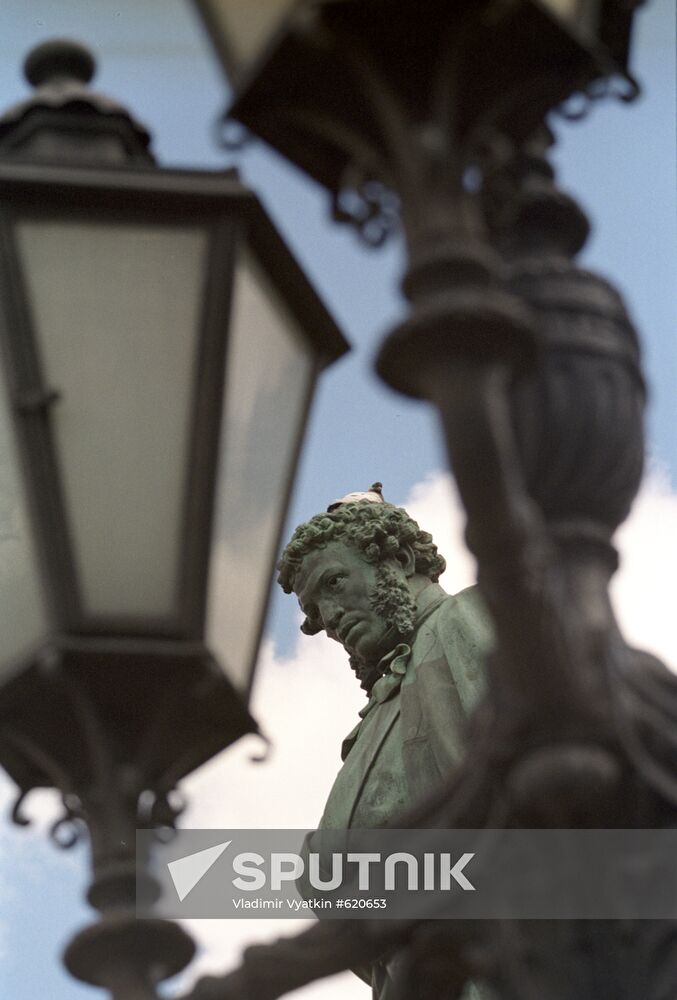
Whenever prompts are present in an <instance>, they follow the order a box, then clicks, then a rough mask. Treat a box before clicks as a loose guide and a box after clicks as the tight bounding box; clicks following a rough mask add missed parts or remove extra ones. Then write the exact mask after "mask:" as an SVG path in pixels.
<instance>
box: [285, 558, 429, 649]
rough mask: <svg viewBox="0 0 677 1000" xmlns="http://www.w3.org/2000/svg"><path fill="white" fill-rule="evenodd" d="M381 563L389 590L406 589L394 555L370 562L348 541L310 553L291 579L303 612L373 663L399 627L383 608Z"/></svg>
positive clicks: (390, 645) (393, 639)
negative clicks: (386, 574)
mask: <svg viewBox="0 0 677 1000" xmlns="http://www.w3.org/2000/svg"><path fill="white" fill-rule="evenodd" d="M385 567H387V572H388V582H387V584H386V586H387V588H388V589H389V590H390V592H392V591H393V589H394V590H395V591H396V592H397V591H398V590H399V591H400V592H403V591H404V590H406V591H408V590H409V585H408V581H407V577H406V575H405V573H404V570H403V569H402V567H401V565H400V563H399V562H398V561H397V560H396V559H388V560H386V561H385V562H384V563H380V564H379V565H374V564H372V563H369V562H367V561H366V560H365V559H364V558H363V556H362V554H361V553H360V552H359V551H358V549H356V548H354V547H353V546H352V545H346V544H344V543H343V542H340V541H335V542H330V543H329V544H328V545H326V546H325V547H324V548H321V549H315V550H314V551H313V552H310V553H308V555H307V556H306V557H305V559H304V560H303V562H302V564H301V567H300V569H299V570H298V572H297V574H296V578H295V581H294V590H295V592H296V595H297V596H298V599H299V604H300V605H301V608H302V610H303V612H304V614H305V615H306V616H307V617H308V618H309V619H311V621H313V620H314V621H317V623H318V624H320V625H321V626H322V627H323V628H324V630H325V631H326V633H327V635H328V636H330V638H332V639H335V640H336V641H337V642H340V643H341V645H342V646H343V647H344V649H346V650H347V651H348V653H350V654H351V656H357V657H359V658H360V659H362V660H364V661H367V662H371V663H375V662H377V661H378V660H380V659H381V657H382V656H385V655H386V653H388V652H390V650H391V649H392V648H393V647H394V646H395V645H396V643H397V642H398V641H399V636H398V631H397V629H396V628H395V627H394V625H393V623H392V621H391V620H389V617H388V615H387V612H386V613H384V611H383V599H382V592H383V587H384V584H383V574H384V568H385ZM379 594H380V595H381V599H380V600H379Z"/></svg>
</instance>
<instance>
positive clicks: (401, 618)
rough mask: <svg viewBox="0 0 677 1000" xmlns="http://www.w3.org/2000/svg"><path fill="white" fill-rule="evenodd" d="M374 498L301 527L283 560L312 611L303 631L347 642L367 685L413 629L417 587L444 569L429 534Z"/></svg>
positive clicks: (288, 585) (293, 588) (288, 587)
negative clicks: (377, 668) (384, 658)
mask: <svg viewBox="0 0 677 1000" xmlns="http://www.w3.org/2000/svg"><path fill="white" fill-rule="evenodd" d="M375 485H377V486H378V485H380V484H375ZM373 490H374V488H373V487H372V491H373ZM373 496H374V493H373V492H372V493H371V494H349V495H348V497H345V498H344V499H343V500H341V501H337V502H336V503H335V504H332V505H331V506H330V508H329V510H328V511H327V512H326V513H324V514H318V515H316V516H315V517H313V518H311V520H310V521H308V522H306V523H305V524H301V525H299V527H298V528H297V529H296V531H295V532H294V534H293V536H292V538H291V541H290V542H289V544H288V545H287V546H286V548H285V549H284V551H283V553H282V558H281V560H280V562H279V564H278V569H279V577H278V582H279V583H280V585H281V586H282V588H283V590H284V591H285V592H286V593H288V594H290V593H292V592H294V593H295V594H296V595H297V597H298V599H299V604H300V605H301V609H302V610H303V613H304V615H305V620H304V622H303V624H302V625H301V630H302V631H303V632H305V633H306V634H309V635H314V634H315V633H317V632H320V631H323V630H324V631H325V632H326V633H327V635H328V636H329V637H330V638H332V639H335V640H336V641H337V642H340V643H341V645H342V646H343V647H344V649H346V651H347V652H348V653H349V655H350V658H351V666H352V667H353V669H354V670H355V672H356V673H357V675H358V677H359V678H360V680H361V682H362V686H363V687H365V688H367V689H369V687H370V686H371V684H372V683H373V681H374V680H375V678H376V676H378V672H377V673H376V674H374V669H375V667H376V664H377V663H378V661H379V660H380V659H381V658H382V657H383V656H385V655H386V654H387V653H388V652H390V650H391V649H393V648H394V647H395V646H396V645H397V643H399V642H404V641H407V640H408V639H409V638H410V637H411V635H412V634H413V631H414V628H415V622H416V596H417V594H418V592H419V591H420V590H421V589H422V588H423V587H424V586H427V585H428V584H429V583H430V582H431V581H437V579H438V578H439V576H440V574H441V573H442V572H443V571H444V569H445V562H444V559H443V558H442V556H441V555H440V554H439V553H438V551H437V547H436V545H435V544H434V542H433V540H432V537H431V536H430V534H428V532H426V531H422V530H421V529H420V527H419V526H418V524H417V523H416V521H414V520H413V518H411V517H410V516H409V515H408V514H407V512H406V511H405V510H403V509H402V508H401V507H394V506H393V505H392V504H389V503H385V502H384V501H383V500H382V498H381V497H380V491H378V499H377V500H376V501H375V500H374V499H372V497H373ZM356 497H357V499H355V498H356Z"/></svg>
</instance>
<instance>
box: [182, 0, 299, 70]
mask: <svg viewBox="0 0 677 1000" xmlns="http://www.w3.org/2000/svg"><path fill="white" fill-rule="evenodd" d="M293 4H294V0H256V2H255V3H253V2H252V0H198V6H199V7H201V8H202V11H203V13H204V14H205V15H206V18H207V21H208V24H209V26H210V29H211V30H212V32H214V34H215V36H218V37H215V38H214V42H215V44H216V47H217V49H218V51H219V52H220V53H221V54H222V55H225V57H226V62H227V65H226V72H227V73H228V76H229V77H230V78H231V79H235V78H236V77H237V76H238V75H239V74H241V73H242V72H244V71H245V70H246V69H247V68H248V67H249V66H250V65H251V64H252V63H253V62H254V61H255V60H256V58H257V57H258V56H259V55H260V54H261V52H262V51H263V49H264V48H265V45H266V42H267V41H268V39H269V38H271V37H272V35H273V32H274V31H275V30H276V28H277V27H278V25H279V24H281V22H282V20H283V18H284V16H285V15H286V14H287V13H288V11H289V10H291V8H292V6H293Z"/></svg>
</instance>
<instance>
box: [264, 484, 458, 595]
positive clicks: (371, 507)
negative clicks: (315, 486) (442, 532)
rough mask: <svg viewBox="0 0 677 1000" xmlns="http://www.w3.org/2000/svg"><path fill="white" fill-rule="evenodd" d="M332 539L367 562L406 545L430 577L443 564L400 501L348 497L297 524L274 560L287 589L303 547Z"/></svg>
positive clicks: (307, 549) (421, 570) (428, 536)
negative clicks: (351, 499)
mask: <svg viewBox="0 0 677 1000" xmlns="http://www.w3.org/2000/svg"><path fill="white" fill-rule="evenodd" d="M336 541H341V542H347V543H348V544H350V545H353V546H354V547H355V548H357V549H358V550H359V551H360V552H361V553H362V555H363V556H364V558H365V559H366V561H367V562H370V563H374V564H378V563H380V562H383V561H384V560H385V559H391V558H394V557H396V556H397V555H398V553H399V552H400V551H401V549H402V548H404V546H406V545H408V546H410V548H411V549H412V551H413V553H414V558H415V570H416V572H417V573H420V574H421V575H422V576H427V577H428V578H429V579H430V580H432V581H433V583H435V582H436V581H437V580H438V579H439V577H440V575H441V574H442V573H443V572H444V570H445V568H446V563H445V561H444V559H443V558H442V556H441V555H440V554H439V552H438V551H437V546H436V545H435V543H434V542H433V539H432V535H431V534H430V533H429V532H427V531H421V529H420V528H419V526H418V524H417V523H416V521H414V519H413V518H412V517H410V516H409V514H407V512H406V510H403V508H402V507H394V506H393V505H392V504H389V503H365V502H357V503H348V504H343V505H342V506H341V507H337V508H336V510H333V511H331V513H327V514H317V515H316V516H315V517H313V518H311V519H310V521H306V523H305V524H300V525H299V526H298V528H297V529H296V531H295V532H294V534H293V535H292V537H291V541H290V542H289V544H288V545H287V546H286V548H285V549H284V551H283V553H282V557H281V559H280V561H279V563H278V565H277V568H278V570H279V576H278V578H277V582H278V583H279V584H280V586H281V587H282V589H283V590H284V592H285V593H286V594H291V593H292V591H293V590H294V579H295V577H296V574H297V572H298V570H299V568H300V566H301V563H302V562H303V560H304V559H305V557H306V556H307V555H308V553H309V552H312V551H313V550H314V549H318V548H324V546H325V545H328V544H329V543H330V542H336Z"/></svg>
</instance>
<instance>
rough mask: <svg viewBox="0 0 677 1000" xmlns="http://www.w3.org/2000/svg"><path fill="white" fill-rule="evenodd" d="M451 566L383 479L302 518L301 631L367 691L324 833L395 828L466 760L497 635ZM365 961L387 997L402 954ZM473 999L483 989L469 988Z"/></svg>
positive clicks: (297, 556) (209, 985) (293, 574)
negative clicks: (327, 646)
mask: <svg viewBox="0 0 677 1000" xmlns="http://www.w3.org/2000/svg"><path fill="white" fill-rule="evenodd" d="M445 565H446V564H445V561H444V559H443V558H442V556H441V555H440V554H439V552H438V551H437V547H436V545H435V543H434V542H433V540H432V537H431V535H430V534H429V533H428V532H426V531H422V530H421V528H420V527H419V526H418V524H417V523H416V522H415V521H414V520H413V519H412V518H411V517H410V516H409V515H408V514H407V512H406V511H405V510H403V509H402V508H400V507H395V506H393V505H392V504H389V503H386V502H385V501H384V499H383V496H382V494H381V484H380V483H374V484H373V486H372V487H371V488H370V490H369V491H367V492H365V493H352V494H348V496H346V497H344V498H343V499H341V500H339V501H336V502H335V503H333V504H331V505H330V506H329V508H328V510H327V512H326V513H322V514H318V515H317V516H315V517H313V518H312V519H311V520H310V521H308V522H307V523H305V524H302V525H300V526H299V527H298V528H297V529H296V531H295V532H294V534H293V536H292V539H291V541H290V542H289V544H288V545H287V546H286V548H285V549H284V552H283V554H282V558H281V560H280V563H279V566H278V569H279V571H280V573H279V577H278V582H279V583H280V585H281V586H282V588H283V589H284V590H285V592H286V593H292V592H293V593H295V594H296V595H297V597H298V600H299V604H300V605H301V608H302V610H303V613H304V615H305V619H304V622H303V624H302V626H301V630H302V631H303V632H305V633H306V634H315V633H317V632H320V631H325V632H326V633H327V635H328V636H329V637H330V638H331V639H334V640H335V641H337V642H340V643H341V645H342V646H343V647H344V649H345V650H346V652H347V653H348V655H349V658H350V665H351V667H352V669H353V671H354V672H355V674H356V676H357V678H358V680H359V681H360V684H361V686H362V687H363V688H364V690H365V691H366V693H367V696H368V701H367V703H366V705H365V706H364V708H363V709H362V710H361V712H360V716H361V718H360V721H359V723H358V724H357V726H356V727H355V728H354V729H353V731H352V732H351V733H350V734H349V735H348V736H347V738H346V739H345V740H344V742H343V746H342V752H341V757H342V759H343V766H342V768H341V770H340V771H339V773H338V775H337V777H336V780H335V782H334V785H333V787H332V789H331V791H330V793H329V798H328V800H327V803H326V806H325V810H324V814H323V816H322V818H321V820H320V824H319V827H320V829H327V828H331V829H345V828H350V827H354V828H357V829H365V828H373V827H377V826H384V825H390V826H396V825H397V823H398V821H399V817H400V816H401V815H403V814H404V813H405V811H406V810H410V809H411V807H412V806H413V805H414V804H415V803H416V802H417V800H420V799H421V798H422V797H424V796H426V795H429V794H431V793H433V792H435V791H439V790H440V788H441V787H442V785H443V783H444V780H445V779H447V780H448V779H449V776H450V774H451V772H452V771H453V769H454V767H455V765H457V764H458V763H459V762H460V760H461V758H462V755H463V752H464V747H465V742H466V729H467V717H468V715H469V713H470V711H471V710H472V708H473V707H474V706H475V704H476V703H477V701H478V700H479V698H480V695H481V694H482V692H483V689H484V669H483V667H484V658H485V654H486V652H487V651H488V649H489V647H490V644H491V633H490V628H489V624H488V619H487V616H486V612H485V610H484V607H483V605H482V602H481V599H480V597H479V595H478V593H477V590H476V588H474V587H471V588H468V589H467V590H464V591H462V592H461V593H459V594H456V595H455V596H451V595H449V594H448V593H447V592H446V591H445V590H443V588H442V587H441V586H440V585H439V583H438V582H437V581H438V579H439V577H440V575H441V573H443V572H444V569H445ZM358 958H359V956H356V962H355V964H354V966H353V969H354V971H355V972H356V974H357V975H359V976H360V977H361V978H362V979H364V981H365V982H368V983H369V984H370V985H371V986H372V990H373V995H374V996H375V997H379V998H382V1000H387V997H388V996H389V995H390V991H391V990H392V989H393V985H392V980H391V976H390V973H389V966H390V964H391V962H393V961H394V962H397V957H396V956H395V958H392V957H389V958H388V959H387V960H380V959H379V960H377V961H374V962H371V961H368V962H365V963H363V964H361V965H360V963H359V962H358ZM225 982H226V981H223V980H222V981H221V983H223V984H224V986H220V985H219V980H213V979H209V980H203V981H202V983H201V984H199V985H198V987H197V991H196V994H195V996H196V997H203V996H204V997H205V998H206V997H211V996H214V997H220V996H230V995H231V994H230V993H229V992H227V990H228V989H230V988H231V986H234V982H233V981H232V980H230V982H229V984H228V986H225ZM209 991H213V992H209ZM233 995H237V994H236V993H234V994H233ZM466 996H467V997H468V998H469V1000H470V998H476V997H477V996H478V993H477V991H476V989H475V988H474V987H473V986H470V987H469V991H468V992H467V993H466Z"/></svg>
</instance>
